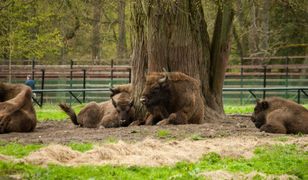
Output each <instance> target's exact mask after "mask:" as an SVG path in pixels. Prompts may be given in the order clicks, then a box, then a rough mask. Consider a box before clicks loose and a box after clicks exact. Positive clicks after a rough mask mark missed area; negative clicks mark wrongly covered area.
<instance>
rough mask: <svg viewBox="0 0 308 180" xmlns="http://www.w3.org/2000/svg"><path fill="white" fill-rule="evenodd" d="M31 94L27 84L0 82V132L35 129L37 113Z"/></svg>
mask: <svg viewBox="0 0 308 180" xmlns="http://www.w3.org/2000/svg"><path fill="white" fill-rule="evenodd" d="M31 96H32V91H31V89H30V87H28V86H26V85H23V84H9V83H0V133H8V132H30V131H33V130H34V128H35V126H36V114H35V109H34V108H33V105H32V101H31Z"/></svg>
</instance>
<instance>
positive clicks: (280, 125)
mask: <svg viewBox="0 0 308 180" xmlns="http://www.w3.org/2000/svg"><path fill="white" fill-rule="evenodd" d="M288 117H289V114H288V113H286V112H283V110H281V109H278V110H275V111H272V112H271V113H269V114H268V115H267V117H266V123H265V124H264V125H263V126H261V127H260V131H265V132H268V133H281V134H286V133H287V129H286V127H285V126H284V122H285V120H286V119H287V118H288Z"/></svg>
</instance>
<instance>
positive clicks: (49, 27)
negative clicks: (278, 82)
mask: <svg viewBox="0 0 308 180" xmlns="http://www.w3.org/2000/svg"><path fill="white" fill-rule="evenodd" d="M134 2H135V1H130V0H117V1H113V0H54V1H48V0H2V1H0V24H1V26H0V44H1V48H0V59H3V60H4V61H9V60H12V61H15V60H16V61H23V60H32V59H35V60H37V61H39V62H41V63H43V64H67V62H68V61H70V60H72V59H73V60H77V61H84V62H85V63H86V62H87V63H89V62H90V63H93V64H96V63H105V61H106V63H108V61H110V59H117V62H116V63H118V64H128V63H130V62H126V61H127V59H128V58H129V57H130V55H131V53H132V43H133V41H134V40H133V39H132V37H133V36H132V33H133V31H132V27H131V15H132V13H131V8H132V3H134ZM218 2H219V1H216V0H203V1H202V5H203V8H204V15H205V20H206V22H207V25H208V32H210V33H209V34H213V33H211V32H212V31H213V28H214V22H215V15H216V12H217V11H216V10H217V7H218V6H219V3H218ZM233 10H234V14H235V17H234V23H233V28H232V46H231V54H230V58H231V59H235V57H241V56H252V57H255V56H261V57H263V56H294V55H307V54H308V44H307V38H308V33H307V32H308V18H307V17H308V2H307V1H302V0H233ZM230 63H232V64H237V63H239V62H238V61H230Z"/></svg>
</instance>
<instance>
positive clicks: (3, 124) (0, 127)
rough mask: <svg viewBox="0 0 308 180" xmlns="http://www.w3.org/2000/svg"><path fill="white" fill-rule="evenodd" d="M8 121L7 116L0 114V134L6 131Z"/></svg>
mask: <svg viewBox="0 0 308 180" xmlns="http://www.w3.org/2000/svg"><path fill="white" fill-rule="evenodd" d="M9 122H10V117H9V116H0V134H2V133H5V132H7V125H8V124H9Z"/></svg>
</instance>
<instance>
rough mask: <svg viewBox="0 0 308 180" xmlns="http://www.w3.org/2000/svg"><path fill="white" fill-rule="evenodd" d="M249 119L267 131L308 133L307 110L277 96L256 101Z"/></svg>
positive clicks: (261, 129)
mask: <svg viewBox="0 0 308 180" xmlns="http://www.w3.org/2000/svg"><path fill="white" fill-rule="evenodd" d="M251 120H252V122H253V123H254V124H255V126H256V127H257V128H259V129H260V131H265V132H268V133H281V134H289V133H305V134H307V133H308V110H307V109H306V108H304V107H303V106H301V105H299V104H297V103H295V102H292V101H289V100H285V99H282V98H278V97H271V98H267V99H265V100H263V101H257V104H256V106H255V108H254V112H253V114H252V116H251Z"/></svg>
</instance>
